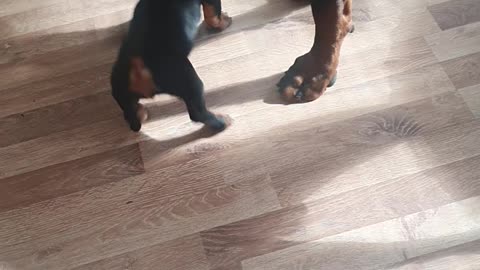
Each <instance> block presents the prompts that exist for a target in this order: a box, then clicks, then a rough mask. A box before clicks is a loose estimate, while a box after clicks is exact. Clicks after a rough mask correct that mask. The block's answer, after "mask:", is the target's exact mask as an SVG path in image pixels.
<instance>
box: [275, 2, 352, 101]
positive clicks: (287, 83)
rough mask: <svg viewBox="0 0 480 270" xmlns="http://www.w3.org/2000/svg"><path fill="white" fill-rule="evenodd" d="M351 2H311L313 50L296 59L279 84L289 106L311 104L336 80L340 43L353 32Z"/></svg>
mask: <svg viewBox="0 0 480 270" xmlns="http://www.w3.org/2000/svg"><path fill="white" fill-rule="evenodd" d="M351 12H352V1H351V0H343V1H342V0H313V1H312V13H313V17H314V20H315V41H314V44H313V47H312V49H311V50H310V52H308V53H307V54H305V55H302V56H300V57H298V58H297V59H296V60H295V63H294V64H293V65H292V66H291V67H290V68H289V70H288V71H287V72H286V73H285V75H284V76H283V78H282V79H281V80H280V82H279V83H278V87H279V91H280V93H281V94H282V96H283V97H284V98H285V99H286V100H287V101H289V102H294V101H297V102H298V101H300V102H305V101H312V100H315V99H317V98H318V97H319V96H321V95H322V94H323V92H324V91H325V89H326V88H327V87H330V86H332V85H333V84H334V83H335V80H336V74H337V66H338V59H339V57H340V49H341V46H342V42H343V39H344V38H345V36H346V35H347V33H348V32H352V31H353V24H352V15H351Z"/></svg>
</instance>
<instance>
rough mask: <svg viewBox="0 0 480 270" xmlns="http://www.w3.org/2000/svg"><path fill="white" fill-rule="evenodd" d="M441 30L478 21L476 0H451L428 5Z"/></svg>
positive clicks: (478, 13) (479, 18) (478, 10)
mask: <svg viewBox="0 0 480 270" xmlns="http://www.w3.org/2000/svg"><path fill="white" fill-rule="evenodd" d="M428 9H429V10H430V12H431V13H432V15H433V17H434V18H435V20H436V21H437V23H438V25H439V26H440V28H441V29H442V30H446V29H450V28H454V27H458V26H462V25H465V24H469V23H473V22H478V21H480V3H479V2H478V1H477V0H451V1H447V2H443V3H439V4H436V5H432V6H430V7H428Z"/></svg>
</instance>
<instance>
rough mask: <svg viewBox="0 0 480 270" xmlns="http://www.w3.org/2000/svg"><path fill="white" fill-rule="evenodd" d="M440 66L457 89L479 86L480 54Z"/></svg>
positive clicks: (446, 62)
mask: <svg viewBox="0 0 480 270" xmlns="http://www.w3.org/2000/svg"><path fill="white" fill-rule="evenodd" d="M442 66H443V68H444V69H445V71H446V72H447V74H448V76H449V77H450V79H451V80H452V83H453V85H455V87H456V88H457V89H460V88H464V87H469V86H473V85H476V84H480V74H479V72H478V70H480V53H475V54H470V55H466V56H463V57H459V58H455V59H452V60H448V61H445V62H442Z"/></svg>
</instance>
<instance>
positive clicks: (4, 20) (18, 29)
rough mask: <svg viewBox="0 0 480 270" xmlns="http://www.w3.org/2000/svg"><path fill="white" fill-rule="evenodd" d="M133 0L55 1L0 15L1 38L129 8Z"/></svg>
mask: <svg viewBox="0 0 480 270" xmlns="http://www.w3.org/2000/svg"><path fill="white" fill-rule="evenodd" d="M134 5H135V1H131V0H127V1H125V0H123V1H118V0H101V1H94V2H89V1H88V2H87V1H76V2H71V1H57V3H53V4H51V5H48V6H43V7H42V6H40V7H38V8H34V9H31V10H27V11H24V12H22V13H19V14H11V15H6V16H3V17H0V25H2V26H3V27H2V28H1V30H0V35H1V36H2V39H6V38H10V37H13V36H18V35H21V34H26V33H31V32H35V31H39V30H44V29H47V28H51V27H55V26H58V25H62V24H68V23H72V22H75V21H80V20H83V19H87V18H92V17H95V16H99V15H103V14H108V13H111V12H115V11H119V10H125V9H131V8H133V6H134Z"/></svg>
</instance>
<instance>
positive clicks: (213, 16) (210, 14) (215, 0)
mask: <svg viewBox="0 0 480 270" xmlns="http://www.w3.org/2000/svg"><path fill="white" fill-rule="evenodd" d="M201 2H202V7H203V17H204V20H205V23H206V24H207V25H208V27H209V28H210V31H213V32H220V31H223V30H225V29H227V28H228V27H229V26H230V25H231V24H232V18H231V17H229V16H228V15H227V13H225V12H222V2H221V0H202V1H201Z"/></svg>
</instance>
